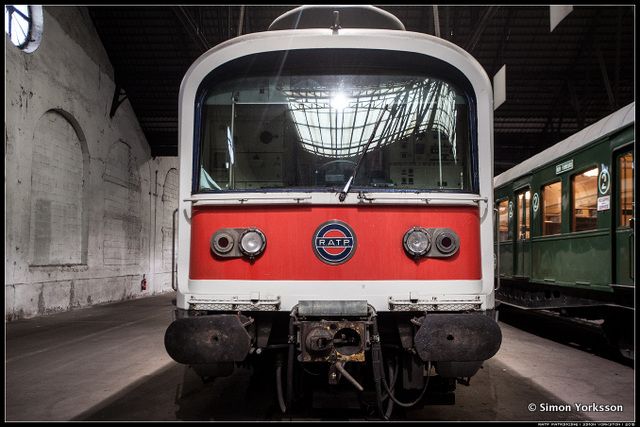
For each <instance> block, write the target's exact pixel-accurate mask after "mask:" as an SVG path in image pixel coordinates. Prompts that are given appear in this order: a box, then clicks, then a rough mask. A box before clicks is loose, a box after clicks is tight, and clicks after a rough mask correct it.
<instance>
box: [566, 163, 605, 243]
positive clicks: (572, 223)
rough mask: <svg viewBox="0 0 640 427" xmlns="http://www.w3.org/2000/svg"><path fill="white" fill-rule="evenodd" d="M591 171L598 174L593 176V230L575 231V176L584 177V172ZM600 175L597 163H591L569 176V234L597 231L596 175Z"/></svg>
mask: <svg viewBox="0 0 640 427" xmlns="http://www.w3.org/2000/svg"><path fill="white" fill-rule="evenodd" d="M592 169H596V170H597V171H598V172H597V173H596V176H595V183H596V184H595V205H594V207H595V209H596V225H595V227H593V228H590V229H588V230H576V229H575V225H576V216H575V198H576V195H575V188H574V183H575V178H576V177H577V176H580V175H584V173H585V172H587V171H590V170H592ZM599 174H600V166H599V165H598V164H597V163H591V164H589V165H588V166H585V167H583V168H581V169H579V170H577V171H575V172H574V173H572V174H571V175H569V177H568V180H569V232H570V233H581V232H589V231H594V230H597V229H598V214H597V208H598V194H599V193H598V175H599Z"/></svg>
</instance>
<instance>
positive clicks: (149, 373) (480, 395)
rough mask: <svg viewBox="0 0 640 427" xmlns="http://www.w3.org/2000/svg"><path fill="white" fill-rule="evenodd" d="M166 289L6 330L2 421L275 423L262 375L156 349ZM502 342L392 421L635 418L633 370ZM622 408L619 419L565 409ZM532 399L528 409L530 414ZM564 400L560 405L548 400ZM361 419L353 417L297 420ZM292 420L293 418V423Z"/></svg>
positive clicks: (526, 341) (166, 307) (506, 334)
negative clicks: (197, 365) (199, 370)
mask: <svg viewBox="0 0 640 427" xmlns="http://www.w3.org/2000/svg"><path fill="white" fill-rule="evenodd" d="M173 297H174V295H173V294H166V295H161V296H157V297H151V298H146V299H139V300H132V301H127V302H123V303H118V304H111V305H105V306H99V307H94V308H90V309H84V310H77V311H74V312H68V313H62V314H57V315H52V316H47V317H41V318H36V319H30V320H24V321H17V322H12V323H8V324H6V325H5V326H6V356H5V357H6V359H5V360H6V363H5V368H6V391H7V393H6V398H5V399H6V420H8V421H17V420H20V421H48V420H136V421H141V420H282V419H286V420H288V419H291V418H288V417H287V418H283V416H282V414H281V413H280V412H279V409H278V407H277V403H275V385H274V381H273V379H272V375H271V372H268V373H263V374H261V375H258V374H256V375H252V373H251V372H250V370H249V369H237V370H236V372H235V373H234V374H233V375H232V376H230V377H227V378H219V379H217V380H215V381H214V382H212V383H208V384H202V383H201V382H200V381H199V379H197V378H194V377H193V376H192V375H191V374H190V371H186V370H185V369H184V367H183V366H182V365H179V364H176V363H175V362H173V361H172V360H171V359H170V358H169V356H167V354H166V352H165V350H164V344H163V336H164V331H165V329H166V327H167V325H168V324H169V322H171V320H172V309H173V307H172V302H171V300H172V298H173ZM501 328H502V333H503V343H502V346H501V348H500V351H499V352H498V354H496V356H494V357H493V358H492V359H491V360H489V361H487V362H486V363H485V364H484V366H483V369H481V370H480V371H479V372H478V374H476V375H475V376H474V377H473V378H472V379H471V386H470V387H465V386H462V385H458V388H457V391H456V404H455V405H454V406H449V405H447V406H441V405H432V406H424V407H422V408H416V409H410V410H404V411H401V410H396V411H394V418H395V419H401V420H451V421H472V420H502V421H507V420H511V421H570V420H573V421H578V420H593V421H596V420H597V421H635V407H634V399H633V398H634V394H635V383H634V372H633V368H631V367H628V366H625V365H623V364H620V363H617V362H615V361H612V360H607V359H603V358H601V357H598V356H596V355H593V354H589V353H587V352H584V351H582V350H579V349H576V348H572V347H570V346H567V345H564V344H560V343H557V342H554V341H550V340H547V339H545V338H541V337H538V336H535V335H532V334H529V333H527V332H523V331H520V330H518V329H516V328H514V327H512V326H509V325H507V324H504V323H501ZM576 403H579V404H602V405H622V406H623V408H624V409H623V411H622V412H599V411H593V410H586V411H580V410H577V409H576V408H575V407H574V406H573V405H574V404H576ZM531 404H534V405H535V406H536V409H535V410H529V405H531ZM565 404H569V405H571V408H570V409H569V410H561V411H558V410H555V411H552V410H547V411H543V410H542V409H543V408H545V406H546V408H547V409H552V408H551V407H549V405H565ZM336 418H341V419H351V420H356V419H366V417H365V416H364V415H362V414H359V413H358V412H354V413H348V412H336V413H333V414H330V413H329V414H327V413H326V412H325V413H322V414H314V413H308V414H305V419H318V420H320V419H336ZM293 419H296V418H293Z"/></svg>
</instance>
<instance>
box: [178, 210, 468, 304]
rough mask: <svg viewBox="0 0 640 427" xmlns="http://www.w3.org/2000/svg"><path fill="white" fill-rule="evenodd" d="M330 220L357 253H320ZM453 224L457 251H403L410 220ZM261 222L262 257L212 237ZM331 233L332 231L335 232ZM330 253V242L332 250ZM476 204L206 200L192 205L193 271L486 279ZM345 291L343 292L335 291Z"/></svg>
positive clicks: (207, 274) (224, 275) (219, 275)
mask: <svg viewBox="0 0 640 427" xmlns="http://www.w3.org/2000/svg"><path fill="white" fill-rule="evenodd" d="M330 220H339V221H342V222H343V223H346V224H347V225H348V226H349V227H350V228H351V229H352V230H353V233H354V235H355V247H354V249H353V251H354V252H353V255H352V256H351V257H350V258H349V259H348V260H347V261H346V262H344V263H342V264H340V265H331V264H327V263H325V262H323V261H321V260H320V258H319V257H318V256H317V255H316V254H315V253H314V250H313V243H314V238H315V236H314V233H315V232H316V230H317V229H318V227H319V226H320V225H321V224H323V223H325V222H327V221H330ZM414 226H420V227H425V228H440V227H442V228H444V227H446V228H449V229H451V230H453V231H454V232H455V233H456V234H457V235H458V236H459V238H460V248H459V250H458V251H457V253H456V254H455V255H453V256H451V257H450V258H428V257H427V258H421V259H419V260H415V259H413V258H411V257H409V256H407V254H406V253H405V251H404V247H403V242H402V239H403V236H404V234H405V233H406V232H407V230H409V229H410V228H411V227H414ZM244 227H246V228H258V229H260V230H261V231H262V232H263V233H264V235H265V236H266V240H267V245H266V249H265V251H264V252H263V253H262V254H261V255H260V256H259V257H258V258H256V259H254V260H249V259H248V258H244V257H242V258H220V257H218V256H216V255H215V254H214V253H213V251H212V250H211V246H210V240H211V237H212V235H213V233H215V232H216V231H217V230H219V229H220V228H244ZM328 237H331V236H328ZM328 252H329V253H330V252H331V248H329V249H328ZM480 253H481V251H480V218H479V210H478V208H477V207H472V206H468V207H467V206H465V207H417V206H407V207H399V206H397V205H396V206H363V207H360V206H345V207H338V208H336V207H335V206H321V205H319V206H306V207H301V206H273V205H272V206H268V207H265V206H251V207H249V206H243V207H225V206H205V207H197V208H195V209H194V210H193V218H192V221H191V261H190V271H189V277H190V278H191V279H194V280H206V279H209V280H224V279H229V280H479V279H480V278H481V260H480ZM336 297H338V295H336Z"/></svg>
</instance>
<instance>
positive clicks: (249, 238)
mask: <svg viewBox="0 0 640 427" xmlns="http://www.w3.org/2000/svg"><path fill="white" fill-rule="evenodd" d="M266 245H267V239H266V238H265V237H264V234H263V233H262V231H260V230H258V229H257V228H250V229H248V230H246V231H245V232H244V233H242V237H240V252H242V253H243V254H244V255H245V256H248V257H249V258H255V257H257V256H258V255H260V254H261V253H262V252H263V251H264V248H265V246H266Z"/></svg>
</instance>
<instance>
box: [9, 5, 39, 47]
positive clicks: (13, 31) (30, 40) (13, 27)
mask: <svg viewBox="0 0 640 427" xmlns="http://www.w3.org/2000/svg"><path fill="white" fill-rule="evenodd" d="M42 24H43V15H42V6H26V5H17V4H7V5H5V6H4V30H5V32H6V33H7V34H8V35H9V38H10V39H11V42H12V43H13V44H14V45H16V46H17V47H18V48H19V49H22V50H23V51H25V52H27V53H31V52H33V51H34V50H36V49H37V48H38V46H39V45H40V41H41V40H42Z"/></svg>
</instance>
